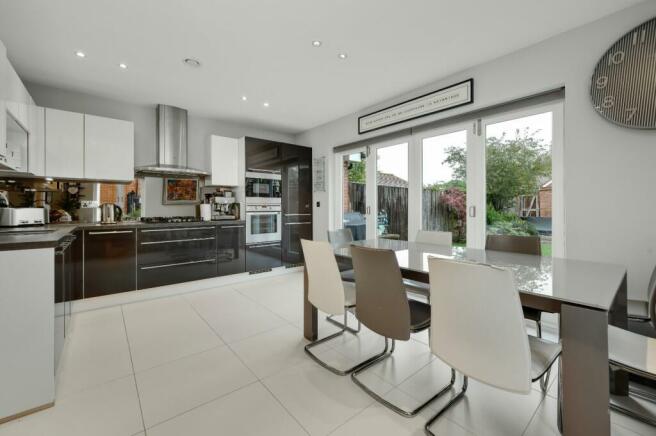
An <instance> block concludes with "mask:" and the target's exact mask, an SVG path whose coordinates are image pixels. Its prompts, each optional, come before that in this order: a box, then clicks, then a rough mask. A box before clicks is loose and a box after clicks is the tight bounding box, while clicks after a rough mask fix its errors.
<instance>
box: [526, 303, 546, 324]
mask: <svg viewBox="0 0 656 436" xmlns="http://www.w3.org/2000/svg"><path fill="white" fill-rule="evenodd" d="M522 310H523V311H524V318H526V319H530V320H531V321H535V322H539V321H540V320H541V318H542V311H541V310H539V309H534V308H532V307H524V306H522Z"/></svg>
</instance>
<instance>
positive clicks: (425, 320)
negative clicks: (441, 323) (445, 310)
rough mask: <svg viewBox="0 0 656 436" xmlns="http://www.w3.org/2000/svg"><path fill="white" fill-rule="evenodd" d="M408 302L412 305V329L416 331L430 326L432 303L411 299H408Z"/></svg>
mask: <svg viewBox="0 0 656 436" xmlns="http://www.w3.org/2000/svg"><path fill="white" fill-rule="evenodd" d="M408 304H409V305H410V330H411V331H412V332H413V333H415V332H420V331H422V330H426V329H427V328H428V327H430V320H431V307H430V304H426V303H422V302H421V301H417V300H411V299H409V300H408Z"/></svg>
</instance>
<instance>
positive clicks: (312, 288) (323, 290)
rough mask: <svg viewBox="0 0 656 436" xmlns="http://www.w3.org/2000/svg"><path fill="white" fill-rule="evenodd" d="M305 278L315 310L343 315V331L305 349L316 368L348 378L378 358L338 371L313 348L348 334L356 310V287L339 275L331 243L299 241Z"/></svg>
mask: <svg viewBox="0 0 656 436" xmlns="http://www.w3.org/2000/svg"><path fill="white" fill-rule="evenodd" d="M301 246H302V248H303V256H304V257H305V269H306V272H307V279H308V300H309V301H310V303H312V305H313V306H314V307H316V308H317V309H319V310H321V311H322V312H325V313H327V314H329V315H343V316H344V323H343V324H342V329H341V330H340V331H338V332H337V333H333V334H332V335H329V336H326V337H325V338H323V339H319V340H316V341H314V342H311V343H309V344H307V345H306V346H305V352H306V353H307V354H308V355H309V356H310V357H311V358H312V359H313V360H314V361H315V362H317V363H318V364H319V365H321V366H323V367H324V368H326V369H328V370H330V371H332V372H333V373H335V374H338V375H347V374H350V373H351V372H353V371H355V370H356V369H358V368H359V367H360V366H362V365H365V364H367V363H369V362H370V361H373V360H375V359H377V358H378V357H380V355H376V356H374V357H372V358H370V359H367V360H365V361H363V362H361V363H358V364H357V365H354V366H353V367H351V368H348V369H345V370H340V369H338V368H335V367H333V366H331V365H329V364H327V363H326V362H324V361H323V360H321V359H319V358H318V357H317V356H316V355H315V354H314V353H312V351H311V350H312V348H314V347H316V346H318V345H321V344H323V343H326V342H328V341H330V340H332V339H335V338H337V337H339V336H341V335H343V334H344V333H345V332H347V331H348V312H349V311H353V310H354V309H355V307H356V299H355V284H353V283H345V282H343V281H342V279H341V277H340V275H339V268H338V267H337V260H336V259H335V255H334V253H333V248H332V246H331V245H330V243H328V242H325V241H309V240H306V239H301Z"/></svg>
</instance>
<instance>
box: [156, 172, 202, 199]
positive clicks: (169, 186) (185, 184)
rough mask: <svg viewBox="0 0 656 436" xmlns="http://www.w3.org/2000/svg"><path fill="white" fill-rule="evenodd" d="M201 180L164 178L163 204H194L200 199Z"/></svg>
mask: <svg viewBox="0 0 656 436" xmlns="http://www.w3.org/2000/svg"><path fill="white" fill-rule="evenodd" d="M199 192H200V189H199V180H198V179H181V178H173V177H165V178H164V198H163V201H162V203H163V204H194V203H198V202H199V201H200V199H199V195H200V194H199Z"/></svg>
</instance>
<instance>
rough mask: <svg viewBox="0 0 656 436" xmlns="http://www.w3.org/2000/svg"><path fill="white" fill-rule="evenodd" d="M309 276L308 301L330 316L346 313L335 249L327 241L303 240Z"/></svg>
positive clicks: (302, 244)
mask: <svg viewBox="0 0 656 436" xmlns="http://www.w3.org/2000/svg"><path fill="white" fill-rule="evenodd" d="M301 246H302V247H303V256H304V257H305V269H306V271H307V276H308V300H310V303H312V305H313V306H315V307H316V308H317V309H319V310H321V311H323V312H325V313H327V314H330V315H341V314H343V313H344V305H345V301H344V300H345V298H344V285H343V284H342V278H341V276H340V274H339V268H337V260H336V259H335V254H334V252H333V247H332V246H331V245H330V243H328V242H326V241H309V240H307V239H301Z"/></svg>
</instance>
